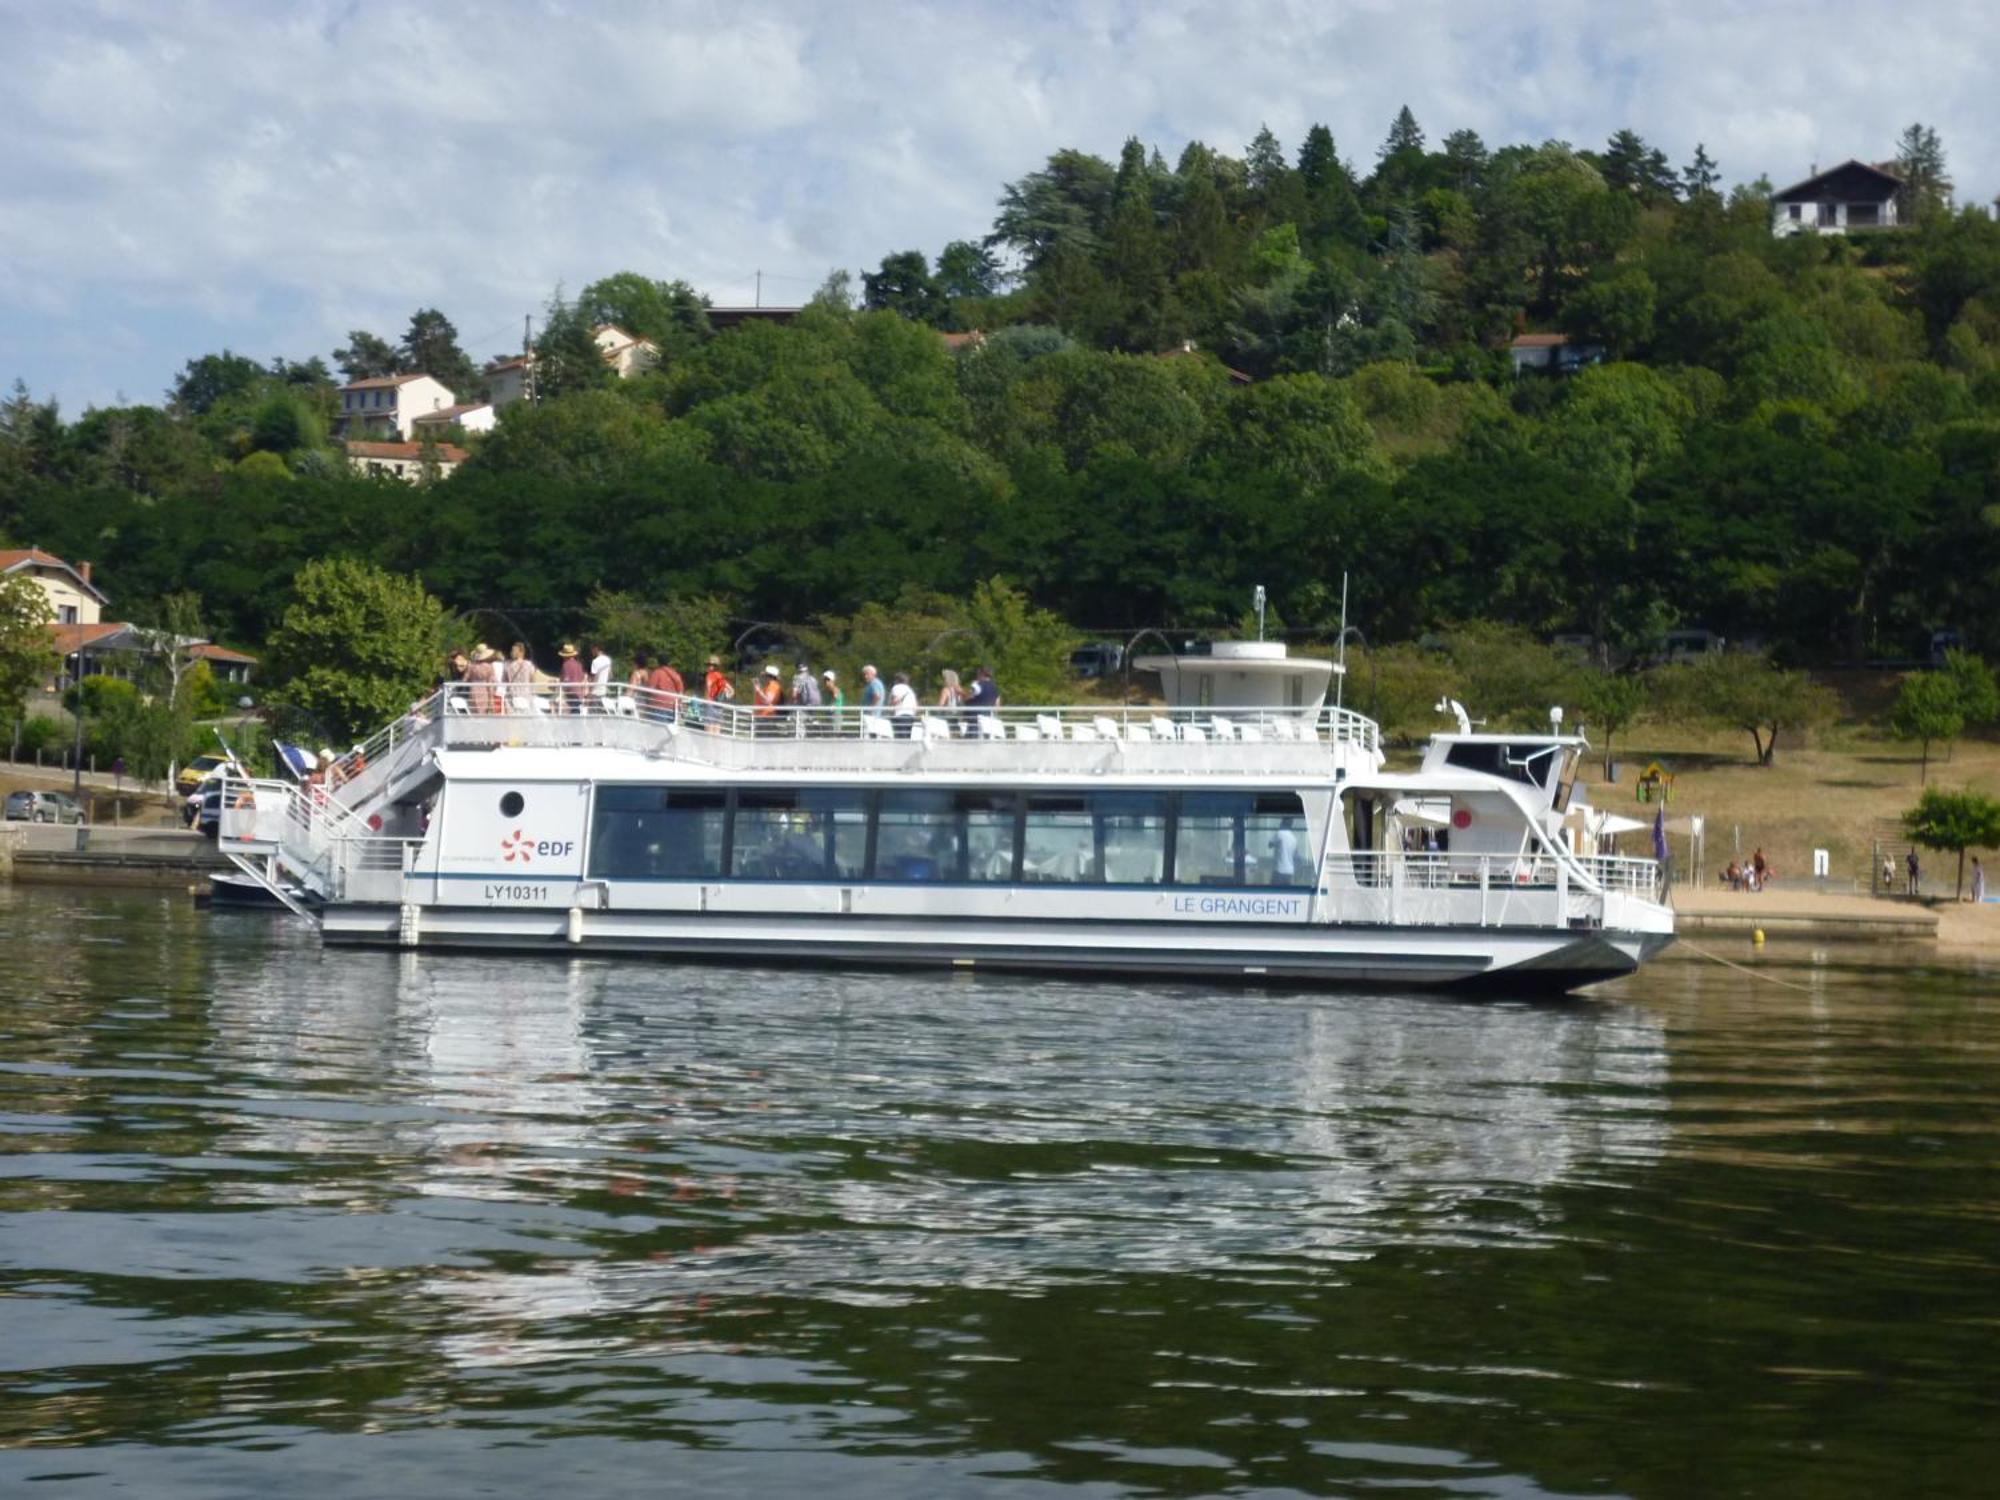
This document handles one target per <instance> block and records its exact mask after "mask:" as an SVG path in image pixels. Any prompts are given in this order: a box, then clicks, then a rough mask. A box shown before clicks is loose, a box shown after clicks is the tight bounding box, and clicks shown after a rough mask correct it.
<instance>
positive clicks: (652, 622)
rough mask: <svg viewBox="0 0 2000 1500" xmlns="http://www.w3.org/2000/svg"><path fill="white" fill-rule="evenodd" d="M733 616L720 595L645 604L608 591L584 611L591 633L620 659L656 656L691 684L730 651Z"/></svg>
mask: <svg viewBox="0 0 2000 1500" xmlns="http://www.w3.org/2000/svg"><path fill="white" fill-rule="evenodd" d="M732 613H733V611H732V610H731V608H730V605H729V602H728V601H727V600H725V599H721V598H718V597H717V596H716V595H714V594H683V595H679V596H677V597H675V598H671V599H642V598H640V597H639V596H638V595H637V594H634V593H631V592H628V591H625V590H614V589H604V588H600V589H597V590H595V591H594V592H593V593H592V594H591V596H590V599H589V601H588V603H586V604H585V605H584V617H585V619H586V620H587V621H588V622H589V628H590V633H591V634H592V635H593V636H594V637H595V638H596V639H597V640H599V641H601V642H602V643H603V644H604V646H605V647H606V648H607V649H608V650H610V652H611V653H612V654H613V655H614V656H617V657H624V658H629V657H630V656H631V655H632V654H633V652H635V651H651V652H655V653H657V654H658V655H659V656H660V658H661V659H662V660H663V661H665V662H666V663H667V664H668V665H670V666H672V667H673V668H674V669H675V670H676V671H678V672H679V673H680V674H681V676H682V678H684V679H686V680H687V681H689V682H690V683H692V682H693V681H694V679H695V678H696V677H697V676H698V674H699V672H700V671H701V668H702V664H703V663H705V662H706V661H707V660H708V658H709V656H710V655H711V654H714V653H717V652H723V651H726V650H728V648H729V641H730V636H731V631H730V628H729V622H730V617H731V614H732Z"/></svg>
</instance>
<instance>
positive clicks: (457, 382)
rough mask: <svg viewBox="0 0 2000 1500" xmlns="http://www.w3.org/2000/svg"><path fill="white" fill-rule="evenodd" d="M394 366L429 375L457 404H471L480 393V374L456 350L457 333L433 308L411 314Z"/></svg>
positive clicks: (464, 356)
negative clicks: (464, 402) (398, 365)
mask: <svg viewBox="0 0 2000 1500" xmlns="http://www.w3.org/2000/svg"><path fill="white" fill-rule="evenodd" d="M397 363H398V364H400V365H401V366H402V368H403V369H404V370H405V371H413V372H416V373H420V374H424V375H428V376H430V377H431V378H432V379H433V380H435V381H437V382H438V383H439V384H440V385H442V386H444V387H445V389H447V390H449V391H450V392H451V393H452V396H453V398H454V399H456V400H459V401H470V400H471V399H472V398H473V396H474V395H475V394H476V393H477V392H478V390H479V385H480V381H479V371H478V369H477V368H476V367H475V366H474V365H473V363H472V360H471V359H470V358H469V357H468V356H467V355H466V352H465V351H464V350H463V349H461V348H459V346H458V330H457V329H456V328H455V327H453V326H452V321H451V319H449V318H447V317H446V316H445V315H444V314H443V313H441V312H439V311H438V310H437V309H436V308H435V307H420V308H418V309H417V310H416V311H415V312H414V313H412V314H411V315H410V326H409V329H408V330H407V331H406V332H405V333H404V334H403V342H402V345H401V347H400V348H399V349H398V350H397Z"/></svg>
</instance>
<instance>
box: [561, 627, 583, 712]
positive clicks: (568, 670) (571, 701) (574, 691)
mask: <svg viewBox="0 0 2000 1500" xmlns="http://www.w3.org/2000/svg"><path fill="white" fill-rule="evenodd" d="M556 655H557V656H559V657H561V658H562V671H561V672H560V673H559V674H558V675H559V676H560V677H561V679H562V705H563V712H564V713H566V714H580V713H582V712H583V693H584V687H583V685H584V683H585V681H586V680H587V678H586V674H585V673H584V670H583V663H582V662H581V661H579V660H577V655H576V643H575V642H574V641H564V642H563V643H562V650H560V651H558V652H557V653H556Z"/></svg>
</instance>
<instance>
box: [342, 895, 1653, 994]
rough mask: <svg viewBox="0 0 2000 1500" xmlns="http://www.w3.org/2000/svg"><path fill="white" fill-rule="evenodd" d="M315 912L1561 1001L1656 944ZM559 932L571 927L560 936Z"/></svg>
mask: <svg viewBox="0 0 2000 1500" xmlns="http://www.w3.org/2000/svg"><path fill="white" fill-rule="evenodd" d="M404 915H405V913H404V911H403V909H400V908H397V907H394V906H387V905H378V906H367V905H342V906H336V907H332V908H329V909H328V910H327V911H326V913H325V914H324V917H323V924H324V925H323V932H324V936H325V940H326V941H327V942H329V943H342V944H357V945H364V946H375V947H404V948H407V947H414V948H418V949H425V948H436V949H451V950H487V951H504V952H517V953H543V954H562V955H579V954H627V955H630V954H651V955H656V956H659V957H664V958H675V959H688V960H699V961H717V962H738V963H753V964H782V963H790V964H811V965H822V966H824V965H831V966H837V967H846V968H856V969H869V968H892V967H893V968H932V969H952V970H957V971H961V972H963V971H966V970H972V971H975V972H980V971H1000V972H1018V973H1045V974H1094V975H1099V976H1107V977H1110V976H1124V977H1132V978H1146V979H1162V978H1167V979H1185V980H1191V981H1199V982H1209V983H1213V982H1232V981H1233V982H1247V983H1253V984H1261V983H1279V984H1313V985H1335V986H1371V987H1378V988H1379V987H1384V986H1387V987H1392V988H1429V987H1434V986H1465V987H1474V988H1479V989H1486V990H1493V991H1496V992H1501V993H1509V994H1535V993H1548V992H1552V991H1553V992H1561V991H1567V990H1573V989H1578V988H1581V987H1582V986H1584V985H1588V984H1595V983H1598V982H1600V981H1602V980H1606V979H1612V978H1616V977H1618V976H1620V975H1622V974H1628V973H1630V972H1631V971H1632V970H1633V969H1635V968H1637V967H1638V965H1639V964H1640V963H1642V962H1644V961H1645V960H1646V959H1647V958H1649V957H1651V956H1652V955H1653V954H1654V953H1656V952H1658V951H1659V950H1660V949H1661V948H1663V947H1664V946H1666V944H1667V943H1669V942H1671V941H1672V937H1671V935H1670V934H1665V933H1647V932H1627V931H1605V930H1569V931H1564V930H1560V929H1550V928H1522V929H1508V928H1501V927H1410V926H1361V925H1347V924H1341V925H1337V926H1336V925H1314V926H1301V925H1290V926H1282V927H1281V926H1275V925H1271V924H1257V923H1243V924H1240V925H1230V924H1211V925H1204V926H1203V927H1201V928H1199V929H1195V930H1192V931H1190V930H1185V929H1171V928H1166V927H1164V926H1162V925H1161V924H1141V923H1125V922H1096V921H1076V922H1036V923H1022V922H1003V921H979V920H974V919H939V918H937V917H926V918H924V919H922V920H905V919H897V918H868V917H858V916H842V917H837V918H830V917H810V916H800V917H782V916H771V915H768V914H756V915H752V914H748V913H717V912H704V913H688V914H679V913H672V912H609V911H592V912H583V913H578V914H576V916H575V917H574V918H572V915H571V913H569V912H568V911H563V910H547V909H543V910H521V909H512V910H499V909H493V908H485V907H450V906H424V907H422V908H418V909H415V911H414V912H413V913H412V915H413V916H414V922H413V923H411V924H408V925H406V923H405V921H404ZM573 922H574V924H575V925H574V927H573V926H572V923H573Z"/></svg>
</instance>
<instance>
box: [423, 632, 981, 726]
mask: <svg viewBox="0 0 2000 1500" xmlns="http://www.w3.org/2000/svg"><path fill="white" fill-rule="evenodd" d="M556 659H557V662H558V666H557V669H556V671H555V672H554V673H549V672H544V671H543V670H542V669H541V668H539V667H537V666H536V665H535V662H534V659H533V658H532V657H531V656H530V655H529V654H528V648H527V646H526V645H525V644H524V643H522V642H520V641H516V642H514V644H513V647H512V648H511V649H510V650H509V651H508V653H507V655H506V656H505V657H504V658H503V657H502V656H501V655H500V653H499V652H498V651H495V650H494V649H493V648H492V647H490V646H488V645H486V644H485V643H484V642H482V643H480V644H479V645H477V646H474V647H473V648H472V650H470V651H469V652H468V651H457V652H454V653H452V656H451V658H450V660H449V661H448V662H447V663H446V670H445V673H444V675H443V676H441V677H440V678H439V679H438V682H437V686H438V687H440V688H443V687H448V686H459V687H461V688H462V691H461V692H460V694H459V697H460V698H461V699H462V700H463V701H464V703H465V706H466V710H467V711H468V712H471V713H475V714H506V713H513V714H525V713H534V712H536V711H537V706H538V705H539V706H540V708H541V709H542V710H544V711H548V712H554V713H564V714H589V713H612V712H616V711H618V710H617V708H616V699H617V698H618V697H621V696H623V697H629V698H631V699H632V700H634V702H635V703H636V708H637V712H638V713H639V714H640V716H642V717H644V718H648V719H654V720H658V721H661V722H671V721H675V720H679V719H683V718H685V719H686V720H688V721H689V722H690V723H695V724H703V725H705V726H706V727H707V728H709V729H710V730H711V731H715V732H719V731H720V729H721V727H722V723H723V721H724V720H725V719H726V718H728V717H729V714H728V710H729V708H730V707H731V706H733V705H734V704H735V703H736V701H737V693H736V683H735V681H734V680H733V679H732V678H731V677H730V675H729V674H728V673H727V672H725V671H723V669H722V658H721V657H719V656H711V657H709V658H708V669H707V671H706V672H705V673H704V674H703V675H702V676H701V678H700V679H699V681H698V682H697V683H696V684H694V685H693V686H690V684H689V681H688V679H687V678H685V677H683V676H682V675H681V672H680V669H679V668H678V667H677V666H676V665H675V664H674V663H673V662H672V661H671V660H670V659H669V658H668V657H666V656H664V655H662V654H660V653H658V652H654V651H648V650H644V649H642V650H640V651H638V652H635V653H634V655H633V658H632V666H631V670H630V671H629V672H628V673H627V674H626V677H625V679H624V683H625V688H626V692H625V693H624V694H622V695H621V694H615V693H614V692H613V690H612V682H613V679H614V674H615V672H616V666H615V664H614V663H613V661H612V659H611V655H610V653H609V652H607V651H606V650H605V649H604V647H603V646H601V645H597V644H594V643H593V644H592V645H591V646H590V654H589V659H588V664H587V665H586V662H585V658H584V656H583V655H582V653H580V652H578V650H577V649H576V644H575V643H574V642H572V641H564V642H563V644H562V649H561V650H559V651H557V653H556ZM749 702H750V707H749V713H750V718H751V723H752V724H753V726H754V728H755V730H756V732H758V733H769V734H780V733H785V734H789V733H793V732H795V729H794V724H795V721H796V720H797V719H798V717H799V716H798V715H797V714H796V713H794V712H793V711H794V710H799V709H835V710H841V709H845V708H846V707H847V706H848V703H847V695H846V693H845V691H844V690H843V689H842V687H841V682H840V675H839V674H838V673H837V672H835V671H834V670H833V669H832V668H831V667H829V668H827V670H825V671H824V672H821V673H819V674H818V675H817V676H815V675H814V674H813V669H812V667H811V666H810V665H808V664H807V663H805V662H803V661H802V662H799V663H798V665H797V669H796V670H795V671H794V672H793V674H792V678H791V682H790V684H789V685H787V683H786V681H785V677H784V673H783V671H782V670H781V669H780V668H779V667H778V666H777V665H776V664H774V663H766V664H765V666H764V668H763V670H762V671H761V672H759V673H757V674H756V675H755V677H754V678H753V680H752V683H751V686H750V693H749ZM855 706H856V707H857V708H858V709H859V711H860V713H859V716H858V717H857V720H856V727H857V728H858V724H859V718H863V717H879V718H881V719H884V720H886V721H887V722H888V724H889V725H890V726H891V732H892V733H893V734H894V735H895V736H896V737H897V738H899V739H907V738H909V737H910V735H911V734H912V733H913V732H914V730H915V728H916V723H917V719H918V716H919V715H920V714H921V713H922V712H923V709H924V705H923V704H922V702H921V701H920V700H919V699H918V697H917V691H916V689H915V688H913V687H912V686H911V685H910V674H909V673H907V672H898V673H896V674H895V679H894V681H893V682H888V683H885V682H884V681H883V680H882V674H881V673H880V672H878V671H877V670H876V669H875V666H874V664H873V663H870V664H869V665H867V666H865V667H863V668H862V669H861V688H860V693H859V701H858V702H857V704H856V705H855ZM931 706H932V707H934V708H936V709H938V710H940V711H941V712H942V714H943V716H944V720H945V722H946V723H947V724H948V725H949V726H950V727H951V728H952V730H953V732H954V733H958V734H964V735H973V734H976V733H978V723H977V720H978V718H979V716H980V715H983V714H990V713H991V712H993V710H995V709H997V708H999V707H1000V685H999V684H998V683H997V682H995V681H994V679H993V669H992V668H991V667H981V668H979V670H978V671H976V672H975V673H973V677H972V686H971V687H969V688H968V687H966V686H965V685H964V684H963V682H962V681H961V679H960V677H959V674H958V673H957V672H956V671H954V670H953V669H951V668H949V667H947V668H946V669H945V670H944V671H943V672H942V673H941V674H940V686H939V688H938V694H937V698H936V700H935V702H934V703H933V704H932V705H931ZM808 722H809V723H821V722H824V719H813V720H809V721H808ZM835 722H840V721H838V720H836V721H835Z"/></svg>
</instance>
